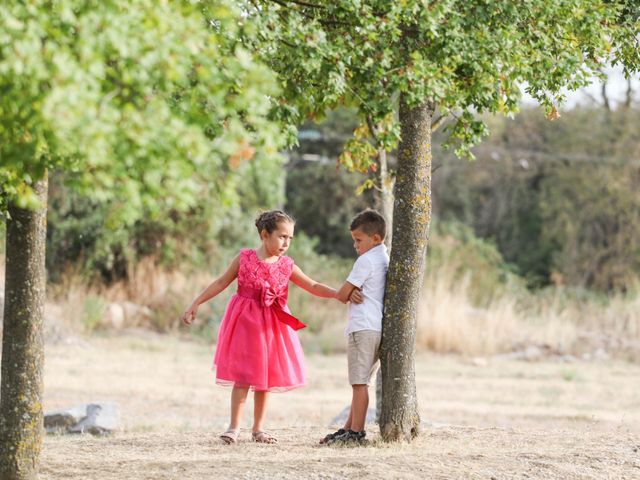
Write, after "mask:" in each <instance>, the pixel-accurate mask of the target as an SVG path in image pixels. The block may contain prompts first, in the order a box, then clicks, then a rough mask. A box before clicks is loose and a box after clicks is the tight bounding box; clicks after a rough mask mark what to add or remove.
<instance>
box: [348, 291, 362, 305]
mask: <svg viewBox="0 0 640 480" xmlns="http://www.w3.org/2000/svg"><path fill="white" fill-rule="evenodd" d="M349 301H350V302H351V303H362V302H364V295H362V290H360V289H359V288H354V289H353V290H351V295H349Z"/></svg>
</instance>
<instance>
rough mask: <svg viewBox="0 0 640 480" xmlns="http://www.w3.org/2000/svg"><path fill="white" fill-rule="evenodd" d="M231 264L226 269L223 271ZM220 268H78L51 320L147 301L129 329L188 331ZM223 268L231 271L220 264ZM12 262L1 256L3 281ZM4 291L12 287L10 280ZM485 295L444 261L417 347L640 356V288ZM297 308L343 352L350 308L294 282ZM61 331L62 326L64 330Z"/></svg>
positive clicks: (344, 269)
mask: <svg viewBox="0 0 640 480" xmlns="http://www.w3.org/2000/svg"><path fill="white" fill-rule="evenodd" d="M308 258H311V257H308ZM308 258H307V262H306V266H305V265H304V262H303V265H302V266H303V268H304V269H305V271H306V272H307V273H308V274H309V275H310V276H312V277H313V278H315V279H317V280H319V281H323V282H325V283H328V284H329V285H334V286H338V285H340V284H341V282H342V281H343V278H345V277H346V274H347V273H348V270H349V267H350V261H348V260H344V261H334V263H331V261H327V259H320V260H318V261H309V260H308ZM220 268H222V266H220V267H217V270H220ZM215 270H216V268H212V271H205V270H195V271H191V272H187V271H184V270H169V269H165V268H162V267H160V266H158V265H157V263H156V262H155V261H154V260H153V259H151V258H148V259H144V260H143V261H141V262H139V263H138V264H137V265H135V266H133V267H132V269H131V273H130V278H129V279H128V280H127V281H122V282H118V283H116V284H113V285H110V286H104V285H98V284H88V283H87V281H86V280H85V279H84V278H83V277H82V276H81V275H80V273H79V272H75V271H72V270H69V271H68V272H67V273H66V274H65V275H62V276H61V280H60V282H58V283H56V284H51V285H49V286H48V295H47V296H48V302H47V307H46V318H47V319H46V321H45V323H47V322H49V323H51V322H53V323H55V324H57V325H58V326H62V327H63V328H64V329H67V330H69V331H73V332H76V333H80V334H90V333H92V332H94V331H96V330H101V329H109V328H111V327H112V326H111V325H110V324H109V322H108V321H105V318H106V317H108V309H109V308H110V307H109V306H110V305H112V304H114V303H118V304H125V305H134V306H138V307H144V308H143V309H142V310H140V309H139V308H138V309H134V310H133V314H131V310H129V312H128V314H127V316H126V318H125V323H124V325H122V327H124V328H127V327H141V328H148V329H152V330H155V331H160V332H174V333H175V332H177V331H180V329H183V328H184V327H182V326H181V325H180V321H179V317H180V314H181V313H182V311H183V310H184V308H186V306H187V305H188V304H189V302H191V300H192V299H193V298H194V296H195V295H197V294H198V293H199V292H200V291H201V290H202V289H204V288H205V287H206V286H207V285H208V284H209V282H211V281H212V279H213V278H215V276H216V275H217V273H219V272H217V271H215ZM220 271H221V270H220ZM3 283H4V262H3V261H2V262H0V286H3ZM2 291H3V292H4V289H3V288H2ZM234 291H235V287H234V286H230V287H229V288H228V289H227V291H226V292H223V294H221V295H220V297H218V298H216V299H214V300H213V301H210V302H208V303H207V304H205V305H203V306H202V307H201V309H200V311H199V313H198V322H197V324H196V325H195V326H194V327H192V328H191V332H195V333H196V334H197V335H199V336H202V337H204V338H205V339H207V340H209V341H213V340H214V339H215V335H216V331H217V326H218V325H219V322H220V320H221V318H222V315H223V312H224V308H225V305H226V303H227V300H228V298H229V297H230V296H231V295H232V294H233V292H234ZM483 292H484V296H482V297H481V301H480V302H479V301H478V298H479V296H478V289H477V287H476V285H475V284H474V279H473V276H472V275H471V274H470V273H469V272H468V273H466V274H464V275H462V276H461V275H460V271H459V265H455V264H453V263H447V262H442V263H441V264H440V265H438V266H437V267H436V268H433V267H432V268H431V269H430V270H429V271H428V272H427V274H426V276H425V282H424V291H423V294H422V296H421V300H420V305H419V313H418V321H417V323H418V330H417V348H418V349H421V350H431V351H436V352H446V353H458V354H464V355H493V354H497V353H503V352H511V351H514V350H519V349H524V348H526V347H527V346H530V345H536V346H544V347H545V348H547V349H549V350H551V351H553V352H555V353H560V354H565V353H566V354H575V355H582V354H585V353H587V354H588V353H593V352H595V351H598V350H600V351H604V352H606V353H607V354H610V355H614V356H617V357H621V358H626V359H628V360H632V361H640V295H637V294H615V295H612V296H609V297H603V296H596V295H594V294H589V293H586V294H582V295H577V294H575V293H572V292H570V291H568V290H566V289H563V288H561V287H556V288H550V289H547V290H545V291H541V292H537V293H530V292H527V291H524V290H519V289H510V288H503V289H496V290H495V291H494V292H493V293H492V294H491V295H487V289H486V286H485V287H483ZM290 306H291V308H292V310H293V311H294V313H295V314H297V315H298V316H299V317H300V318H302V319H303V320H304V321H305V322H306V323H308V324H309V328H308V329H306V330H305V331H303V332H301V338H302V340H303V343H304V344H305V348H306V349H308V350H309V351H315V352H320V353H332V352H342V351H344V348H345V342H344V336H343V330H344V326H345V323H346V319H347V310H346V308H345V307H344V306H343V305H342V304H340V303H338V302H336V301H332V300H326V299H318V298H314V297H312V296H310V295H308V294H307V293H306V292H302V291H301V290H300V289H297V288H296V287H292V288H291V293H290ZM54 330H55V329H54Z"/></svg>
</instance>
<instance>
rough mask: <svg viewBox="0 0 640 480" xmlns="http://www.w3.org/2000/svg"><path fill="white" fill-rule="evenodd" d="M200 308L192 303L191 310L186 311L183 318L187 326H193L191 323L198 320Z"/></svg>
mask: <svg viewBox="0 0 640 480" xmlns="http://www.w3.org/2000/svg"><path fill="white" fill-rule="evenodd" d="M198 307H199V305H197V304H194V303H192V304H191V305H190V306H189V308H187V309H186V310H185V311H184V313H183V314H182V317H181V318H182V321H183V322H184V324H185V325H191V323H192V322H193V321H194V320H195V319H196V313H198Z"/></svg>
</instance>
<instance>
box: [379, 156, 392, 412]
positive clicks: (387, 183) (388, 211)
mask: <svg viewBox="0 0 640 480" xmlns="http://www.w3.org/2000/svg"><path fill="white" fill-rule="evenodd" d="M378 163H379V168H378V185H380V190H379V191H378V195H377V203H378V209H379V210H380V213H382V216H383V217H384V219H385V220H386V221H387V233H386V236H385V238H384V244H385V245H386V246H387V249H389V251H391V243H392V238H393V177H392V176H391V175H390V174H389V165H388V162H387V151H386V150H385V149H384V148H379V149H378ZM381 411H382V371H381V370H378V374H377V375H376V422H377V423H380V412H381Z"/></svg>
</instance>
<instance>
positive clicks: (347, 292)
mask: <svg viewBox="0 0 640 480" xmlns="http://www.w3.org/2000/svg"><path fill="white" fill-rule="evenodd" d="M357 288H358V287H356V286H355V285H353V284H352V283H349V282H344V285H342V287H340V290H338V293H337V294H336V298H337V299H338V300H340V301H341V302H342V303H347V302H348V301H349V297H350V296H351V293H353V291H354V290H355V289H357ZM357 303H361V302H357Z"/></svg>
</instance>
